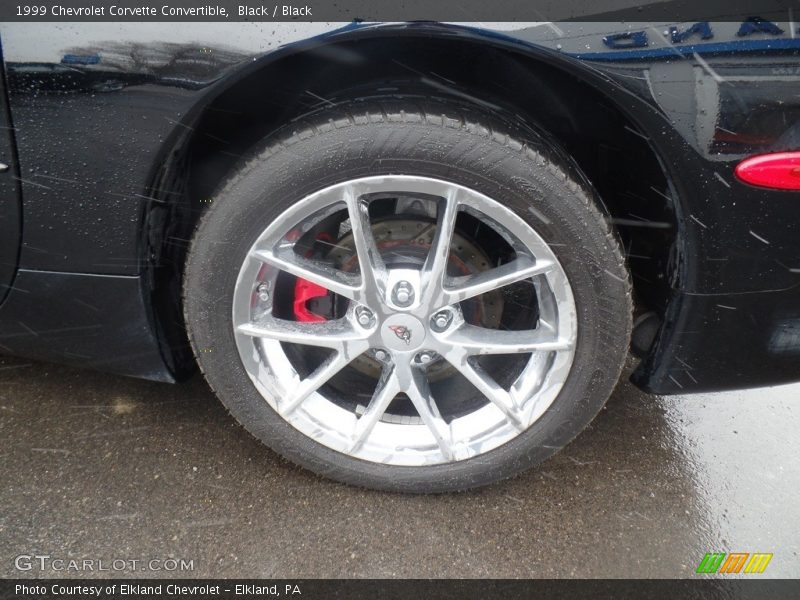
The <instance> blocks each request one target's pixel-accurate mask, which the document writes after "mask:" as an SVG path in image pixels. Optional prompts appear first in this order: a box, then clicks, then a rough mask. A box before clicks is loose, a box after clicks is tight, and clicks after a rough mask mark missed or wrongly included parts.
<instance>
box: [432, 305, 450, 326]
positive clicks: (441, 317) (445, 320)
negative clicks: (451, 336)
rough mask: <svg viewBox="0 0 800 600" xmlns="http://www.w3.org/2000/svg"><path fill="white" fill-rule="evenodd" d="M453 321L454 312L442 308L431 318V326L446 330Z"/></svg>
mask: <svg viewBox="0 0 800 600" xmlns="http://www.w3.org/2000/svg"><path fill="white" fill-rule="evenodd" d="M452 321H453V313H452V312H451V311H449V310H442V311H439V312H438V313H436V314H435V315H433V317H432V318H431V327H433V329H434V330H435V331H444V330H445V329H447V328H448V327H450V323H451V322H452Z"/></svg>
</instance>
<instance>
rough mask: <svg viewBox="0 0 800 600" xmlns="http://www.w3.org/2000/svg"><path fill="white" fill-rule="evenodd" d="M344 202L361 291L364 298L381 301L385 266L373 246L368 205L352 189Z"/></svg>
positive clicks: (374, 245) (373, 239)
mask: <svg viewBox="0 0 800 600" xmlns="http://www.w3.org/2000/svg"><path fill="white" fill-rule="evenodd" d="M345 202H346V203H347V214H348V215H349V217H350V228H351V231H352V234H353V245H354V246H355V248H356V254H357V255H358V266H359V271H360V272H361V288H362V291H363V293H364V296H365V298H372V299H377V300H379V301H383V292H384V285H385V284H384V282H385V280H386V266H385V265H384V264H383V259H382V258H381V255H380V253H379V252H378V247H377V246H376V244H375V236H373V235H372V224H371V222H370V220H369V210H368V204H367V203H366V202H364V201H362V200H361V198H360V197H359V196H358V195H357V194H356V192H355V190H354V189H353V188H347V190H346V192H345Z"/></svg>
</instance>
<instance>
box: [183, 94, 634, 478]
mask: <svg viewBox="0 0 800 600" xmlns="http://www.w3.org/2000/svg"><path fill="white" fill-rule="evenodd" d="M184 307H185V313H186V321H187V325H188V330H189V334H190V338H191V341H192V344H193V347H194V350H195V353H196V356H197V360H198V362H199V364H200V367H201V369H202V371H203V373H204V374H205V377H206V378H207V380H208V382H209V384H210V385H211V387H212V388H213V389H214V390H215V392H216V393H217V394H218V396H219V397H220V399H221V400H222V402H223V403H224V404H225V405H226V406H227V408H228V409H229V410H230V412H231V413H232V414H233V415H234V417H235V418H236V419H237V420H238V421H239V422H240V423H241V424H242V425H243V426H244V427H245V428H247V429H248V430H249V431H250V432H251V433H252V434H253V435H255V436H256V437H257V438H259V439H260V440H261V441H263V442H264V443H265V444H266V445H268V446H269V447H271V448H273V449H274V450H275V451H277V452H278V453H280V454H281V455H283V456H284V457H286V458H288V459H290V460H292V461H294V462H296V463H298V464H300V465H303V466H305V467H307V468H308V469H311V470H312V471H315V472H317V473H320V474H323V475H325V476H328V477H331V478H334V479H337V480H340V481H343V482H347V483H351V484H356V485H361V486H367V487H374V488H380V489H386V490H401V491H411V492H441V491H448V490H462V489H466V488H470V487H474V486H479V485H483V484H487V483H490V482H493V481H496V480H499V479H501V478H505V477H508V476H511V475H513V474H516V473H518V472H520V471H522V470H524V469H526V468H528V467H530V466H531V465H534V464H536V463H538V462H541V461H542V460H544V459H546V458H547V457H549V456H551V455H552V454H553V453H555V452H556V451H557V450H558V449H560V448H562V447H563V446H564V445H566V444H567V443H568V442H569V441H570V440H571V439H572V438H573V437H574V436H575V435H577V434H578V433H579V432H580V431H581V430H582V429H583V428H584V427H585V426H586V425H587V424H588V423H589V422H590V421H591V419H592V418H593V417H594V416H595V415H596V413H597V412H598V411H599V410H600V408H601V407H602V405H603V403H604V402H605V401H606V399H607V398H608V396H609V394H610V393H611V391H612V389H613V387H614V385H615V383H616V381H617V379H618V377H619V373H620V370H621V367H622V364H623V362H624V359H625V356H626V353H627V348H628V343H629V338H630V329H631V296H630V284H629V277H628V273H627V270H626V268H625V265H624V260H623V257H622V253H621V251H620V246H619V243H618V240H617V239H616V237H615V235H614V233H613V231H612V230H611V228H610V227H609V224H608V222H607V220H606V219H605V218H604V214H603V212H602V210H601V205H600V203H599V200H598V198H597V197H596V195H595V193H594V191H593V190H592V188H591V186H590V185H589V184H588V183H587V181H586V179H585V178H584V177H583V176H582V174H581V172H580V171H579V169H578V168H577V167H576V166H575V164H574V163H573V161H572V160H571V159H570V158H569V157H568V156H567V155H566V154H565V153H564V152H563V151H562V150H560V149H559V148H558V147H557V145H556V144H555V143H553V142H552V141H549V140H548V139H547V138H546V136H544V135H543V134H541V133H537V132H536V131H535V130H534V129H532V128H530V127H527V126H525V125H522V124H520V123H516V122H512V121H508V122H506V121H505V120H503V119H501V118H499V117H498V116H497V115H495V114H490V113H484V112H482V111H476V110H475V109H473V108H468V107H464V106H461V105H459V104H457V103H454V102H451V101H435V100H431V99H427V100H421V99H417V98H412V97H407V98H393V99H370V100H364V101H358V102H355V101H354V102H351V103H347V104H342V105H337V106H333V107H330V108H327V109H324V110H321V111H319V112H316V113H313V114H310V115H307V116H306V117H304V118H303V119H300V120H298V121H295V122H293V123H292V124H291V125H289V126H287V127H285V128H284V129H282V130H280V131H278V132H277V133H275V134H273V135H271V136H270V137H269V138H268V139H266V140H265V141H264V142H263V143H262V145H260V146H259V148H257V149H256V150H255V151H254V152H253V153H252V154H251V155H250V158H249V159H248V160H247V161H246V162H245V163H244V164H243V165H242V166H241V167H240V168H239V169H238V170H237V172H236V173H235V174H234V175H232V176H231V177H230V178H229V179H228V181H227V182H225V183H224V184H223V185H222V186H221V187H220V189H219V191H218V193H217V194H216V196H215V198H214V200H213V204H212V206H211V208H210V209H209V210H208V211H207V213H206V214H205V215H204V216H203V218H202V220H201V223H200V225H199V227H198V229H197V232H196V235H195V238H194V240H193V243H192V246H191V250H190V255H189V259H188V263H187V267H186V272H185V282H184Z"/></svg>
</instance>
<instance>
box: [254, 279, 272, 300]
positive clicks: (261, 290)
mask: <svg viewBox="0 0 800 600" xmlns="http://www.w3.org/2000/svg"><path fill="white" fill-rule="evenodd" d="M256 293H257V294H258V299H259V300H261V301H262V302H266V301H267V300H269V284H266V283H262V284H259V286H258V287H257V288H256Z"/></svg>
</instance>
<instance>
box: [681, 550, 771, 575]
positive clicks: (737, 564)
mask: <svg viewBox="0 0 800 600" xmlns="http://www.w3.org/2000/svg"><path fill="white" fill-rule="evenodd" d="M771 560H772V553H769V554H768V553H765V552H754V553H752V554H750V553H749V552H731V553H729V554H726V553H725V552H709V553H707V554H706V555H705V556H704V557H703V560H701V561H700V564H699V565H698V566H697V571H696V572H697V573H707V574H713V573H720V574H723V573H724V574H732V573H748V574H749V573H752V574H756V573H763V572H764V569H766V568H767V565H768V564H769V561H771Z"/></svg>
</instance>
